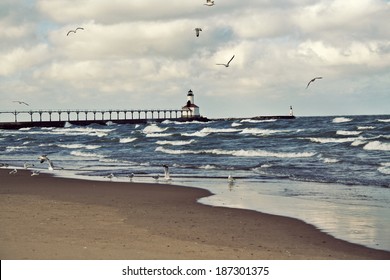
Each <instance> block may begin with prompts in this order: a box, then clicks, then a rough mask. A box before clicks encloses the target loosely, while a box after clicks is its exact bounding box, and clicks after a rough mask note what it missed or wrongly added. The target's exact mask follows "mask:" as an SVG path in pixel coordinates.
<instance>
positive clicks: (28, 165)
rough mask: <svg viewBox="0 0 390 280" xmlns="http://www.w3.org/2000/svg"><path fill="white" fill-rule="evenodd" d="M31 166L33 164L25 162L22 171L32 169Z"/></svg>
mask: <svg viewBox="0 0 390 280" xmlns="http://www.w3.org/2000/svg"><path fill="white" fill-rule="evenodd" d="M33 166H34V164H31V163H27V162H25V163H24V164H23V167H24V169H29V168H30V167H33Z"/></svg>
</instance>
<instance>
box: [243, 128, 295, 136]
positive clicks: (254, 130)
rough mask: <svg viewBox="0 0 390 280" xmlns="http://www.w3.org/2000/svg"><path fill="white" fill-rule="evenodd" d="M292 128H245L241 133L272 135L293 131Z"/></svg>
mask: <svg viewBox="0 0 390 280" xmlns="http://www.w3.org/2000/svg"><path fill="white" fill-rule="evenodd" d="M291 131H292V130H288V129H283V130H282V129H261V128H245V129H243V130H242V131H241V132H240V133H241V134H254V135H271V134H276V133H285V132H291Z"/></svg>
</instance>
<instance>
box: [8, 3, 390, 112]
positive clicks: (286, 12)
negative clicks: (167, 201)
mask: <svg viewBox="0 0 390 280" xmlns="http://www.w3.org/2000/svg"><path fill="white" fill-rule="evenodd" d="M205 2H206V1H205V0H185V1H183V0H170V1H160V0H77V1H74V0H1V1H0V38H1V41H0V98H1V103H0V110H2V111H4V110H21V109H26V106H25V105H20V104H17V103H15V102H13V101H14V100H23V101H25V102H27V103H30V107H29V108H28V109H117V108H121V109H122V108H126V109H159V108H160V109H176V108H180V107H181V106H183V105H184V104H185V102H186V94H187V92H188V90H189V89H192V90H193V92H194V94H195V103H196V104H197V105H198V106H200V112H201V114H202V115H205V116H208V117H248V116H256V115H281V114H282V115H283V114H288V110H289V106H290V105H292V106H293V107H294V112H295V114H296V115H298V116H299V115H301V116H315V115H349V114H389V113H390V20H389V18H390V1H386V0H215V4H216V5H215V6H213V7H207V6H205V5H203V4H204V3H205ZM78 26H80V27H83V28H84V31H83V30H78V31H77V33H71V34H69V36H67V32H68V31H69V30H71V29H75V28H76V27H78ZM195 27H201V28H202V29H203V31H202V32H201V34H200V36H199V37H198V38H197V37H196V36H195V31H194V28H195ZM232 55H235V58H234V60H233V61H232V62H231V64H230V67H229V68H225V67H224V66H218V65H216V63H226V62H227V61H228V60H229V59H230V58H231V57H232ZM316 76H322V77H323V79H322V80H316V81H315V82H314V83H312V84H311V85H310V86H309V88H308V89H305V87H306V85H307V83H308V82H309V80H310V79H311V78H313V77H316Z"/></svg>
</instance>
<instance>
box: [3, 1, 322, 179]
mask: <svg viewBox="0 0 390 280" xmlns="http://www.w3.org/2000/svg"><path fill="white" fill-rule="evenodd" d="M203 5H205V6H208V7H212V6H214V5H215V3H214V1H212V0H206V3H204V4H203ZM78 30H84V28H83V27H77V28H76V29H74V30H69V31H68V32H67V34H66V36H69V34H71V33H77V31H78ZM194 31H195V34H196V37H199V35H200V32H201V31H203V30H202V28H201V27H196V28H195V29H194ZM234 57H235V55H233V56H232V57H231V58H230V60H229V61H228V62H227V63H216V65H221V66H225V67H229V66H230V63H231V62H232V60H233V59H234ZM319 79H322V77H314V78H313V79H311V80H310V81H309V82H308V84H307V85H306V89H307V88H308V87H309V86H310V84H311V83H313V82H314V81H316V80H319ZM13 102H15V103H18V104H20V105H25V106H29V104H28V103H26V102H24V101H20V100H15V101H13ZM38 160H39V161H40V163H44V162H47V164H48V170H54V165H53V162H52V161H51V160H50V159H49V158H48V156H47V155H41V156H39V157H38ZM33 166H34V164H28V163H25V164H24V169H29V168H31V167H33ZM0 167H8V164H6V163H0ZM162 167H163V168H164V179H165V180H167V181H170V180H171V176H170V173H169V167H168V165H166V164H164V165H163V166H162ZM60 169H61V168H60ZM17 172H18V170H17V169H13V170H11V171H10V172H9V174H11V175H12V174H16V173H17ZM39 173H40V171H39V170H33V171H32V172H31V176H37V175H39ZM134 176H135V175H134V173H131V174H129V175H127V177H128V178H129V180H130V181H132V180H133V178H134ZM104 178H108V179H110V181H111V180H112V179H113V178H115V175H114V174H113V173H110V174H109V175H107V176H104ZM152 178H153V179H155V180H156V181H158V180H159V179H160V175H159V174H157V175H154V176H152ZM227 180H228V182H229V184H234V182H235V178H233V176H232V175H231V174H230V175H229V176H228V178H227Z"/></svg>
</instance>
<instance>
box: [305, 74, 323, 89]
mask: <svg viewBox="0 0 390 280" xmlns="http://www.w3.org/2000/svg"><path fill="white" fill-rule="evenodd" d="M317 79H322V77H315V78H313V79H311V80H310V82H309V83H308V84H307V86H306V88H308V87H309V85H310V84H311V83H312V82H314V81H315V80H317Z"/></svg>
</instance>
